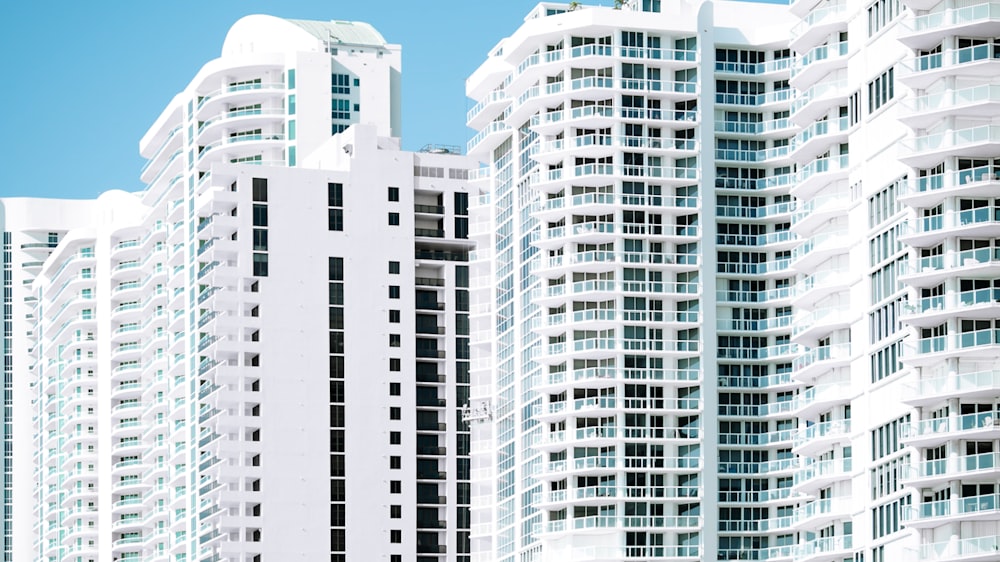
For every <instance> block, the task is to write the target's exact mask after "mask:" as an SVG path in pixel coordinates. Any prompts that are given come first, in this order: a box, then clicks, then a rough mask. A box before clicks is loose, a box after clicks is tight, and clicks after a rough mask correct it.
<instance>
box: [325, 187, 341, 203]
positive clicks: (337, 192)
mask: <svg viewBox="0 0 1000 562" xmlns="http://www.w3.org/2000/svg"><path fill="white" fill-rule="evenodd" d="M326 194H327V199H328V203H327V205H328V206H330V207H343V206H344V184H342V183H328V184H326Z"/></svg>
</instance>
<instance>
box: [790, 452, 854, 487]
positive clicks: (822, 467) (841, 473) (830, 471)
mask: <svg viewBox="0 0 1000 562" xmlns="http://www.w3.org/2000/svg"><path fill="white" fill-rule="evenodd" d="M851 470H852V468H851V459H849V458H847V459H844V458H839V459H832V460H826V461H819V462H813V463H809V464H806V465H805V466H802V467H801V468H799V469H798V470H797V471H796V472H795V475H794V477H793V481H792V487H793V488H794V489H796V490H798V491H799V492H801V493H808V491H809V490H818V489H820V488H823V487H825V486H827V485H829V484H830V483H832V482H834V481H837V480H845V479H848V478H850V475H851Z"/></svg>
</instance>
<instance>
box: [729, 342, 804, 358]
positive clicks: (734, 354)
mask: <svg viewBox="0 0 1000 562" xmlns="http://www.w3.org/2000/svg"><path fill="white" fill-rule="evenodd" d="M799 353H800V350H799V346H798V345H796V344H779V345H772V346H768V347H749V348H748V347H720V348H719V349H718V357H719V358H720V359H741V360H744V361H789V360H791V359H792V358H793V357H797V356H798V355H799Z"/></svg>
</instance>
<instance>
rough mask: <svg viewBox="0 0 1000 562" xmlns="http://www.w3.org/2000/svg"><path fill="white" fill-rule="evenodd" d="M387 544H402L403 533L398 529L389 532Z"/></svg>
mask: <svg viewBox="0 0 1000 562" xmlns="http://www.w3.org/2000/svg"><path fill="white" fill-rule="evenodd" d="M389 542H393V543H401V542H403V531H400V530H399V529H393V530H391V531H389Z"/></svg>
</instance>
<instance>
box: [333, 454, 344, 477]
mask: <svg viewBox="0 0 1000 562" xmlns="http://www.w3.org/2000/svg"><path fill="white" fill-rule="evenodd" d="M343 475H344V455H330V476H343Z"/></svg>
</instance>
